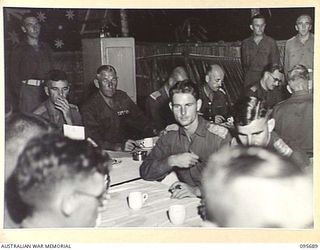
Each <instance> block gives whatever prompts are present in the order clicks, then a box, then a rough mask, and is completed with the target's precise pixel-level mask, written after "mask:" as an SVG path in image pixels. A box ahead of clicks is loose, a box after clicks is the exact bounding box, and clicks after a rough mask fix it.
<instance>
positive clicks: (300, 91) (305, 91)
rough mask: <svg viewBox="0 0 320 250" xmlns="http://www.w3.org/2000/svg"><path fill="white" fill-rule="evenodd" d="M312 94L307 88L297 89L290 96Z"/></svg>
mask: <svg viewBox="0 0 320 250" xmlns="http://www.w3.org/2000/svg"><path fill="white" fill-rule="evenodd" d="M309 95H310V96H312V94H311V93H309V92H308V91H307V90H299V91H296V92H294V93H293V94H292V96H291V97H300V96H309Z"/></svg>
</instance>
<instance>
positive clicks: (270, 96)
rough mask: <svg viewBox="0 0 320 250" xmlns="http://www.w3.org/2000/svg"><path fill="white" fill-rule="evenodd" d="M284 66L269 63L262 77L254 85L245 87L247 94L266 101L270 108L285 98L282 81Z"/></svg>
mask: <svg viewBox="0 0 320 250" xmlns="http://www.w3.org/2000/svg"><path fill="white" fill-rule="evenodd" d="M283 77H284V76H283V71H282V67H281V66H280V65H278V64H268V65H267V66H266V67H265V68H264V69H263V72H262V75H261V78H260V80H259V81H258V82H256V83H255V84H254V85H253V86H252V87H250V88H247V89H245V95H246V96H255V97H258V98H260V99H263V100H265V101H266V103H267V105H268V107H269V108H273V106H274V105H276V104H277V103H279V102H281V101H283V100H284V99H285V96H284V93H283V90H282V89H281V82H282V81H283Z"/></svg>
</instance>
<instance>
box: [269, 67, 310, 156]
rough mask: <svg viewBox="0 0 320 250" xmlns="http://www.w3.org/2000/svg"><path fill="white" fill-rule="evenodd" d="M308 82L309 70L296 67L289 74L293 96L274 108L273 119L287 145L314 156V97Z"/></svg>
mask: <svg viewBox="0 0 320 250" xmlns="http://www.w3.org/2000/svg"><path fill="white" fill-rule="evenodd" d="M308 81H309V72H308V69H307V68H306V67H305V66H303V65H300V64H298V65H295V66H294V67H293V68H292V69H291V70H290V71H289V72H288V83H289V85H288V87H289V88H290V89H291V92H293V93H292V96H291V97H290V98H289V99H287V100H285V101H283V102H280V103H279V104H277V105H276V106H275V107H274V109H273V113H272V117H273V118H274V119H275V120H276V125H275V128H274V130H275V131H276V132H277V133H278V134H279V135H280V136H281V137H282V138H283V140H284V141H285V142H286V143H288V144H289V145H290V146H292V147H295V146H296V147H299V148H300V149H301V150H303V151H304V152H306V153H307V155H309V156H313V125H312V121H313V97H312V94H311V93H309V92H308Z"/></svg>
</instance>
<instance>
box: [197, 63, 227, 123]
mask: <svg viewBox="0 0 320 250" xmlns="http://www.w3.org/2000/svg"><path fill="white" fill-rule="evenodd" d="M224 76H225V72H224V70H223V69H222V67H221V66H220V65H218V64H212V65H210V66H209V68H208V70H207V72H206V76H205V84H204V85H203V87H201V88H200V98H201V100H202V106H201V109H200V112H201V113H202V114H203V117H204V118H205V119H206V120H208V121H212V122H213V121H214V122H215V123H222V122H225V121H226V120H227V118H228V117H229V115H230V114H229V113H230V110H229V109H230V103H229V102H228V98H227V95H226V92H225V90H224V89H223V84H224Z"/></svg>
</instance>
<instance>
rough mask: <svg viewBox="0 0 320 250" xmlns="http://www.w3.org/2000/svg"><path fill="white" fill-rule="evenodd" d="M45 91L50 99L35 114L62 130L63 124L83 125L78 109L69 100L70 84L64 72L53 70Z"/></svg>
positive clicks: (49, 75) (49, 74)
mask: <svg viewBox="0 0 320 250" xmlns="http://www.w3.org/2000/svg"><path fill="white" fill-rule="evenodd" d="M44 90H45V92H46V94H47V96H48V97H49V98H48V99H47V100H46V101H44V102H43V103H41V104H40V105H39V106H38V107H37V108H36V109H35V110H34V111H33V113H34V114H36V115H39V116H41V117H43V118H45V119H47V120H49V121H50V122H51V123H53V124H55V125H57V127H59V128H60V129H61V130H62V129H63V124H69V125H82V119H81V115H80V113H79V109H78V107H77V106H76V105H74V104H71V103H69V102H68V100H67V96H68V94H69V90H70V84H69V82H68V81H67V75H66V73H65V72H64V71H61V70H51V71H50V72H49V73H48V80H47V81H46V86H45V87H44Z"/></svg>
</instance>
